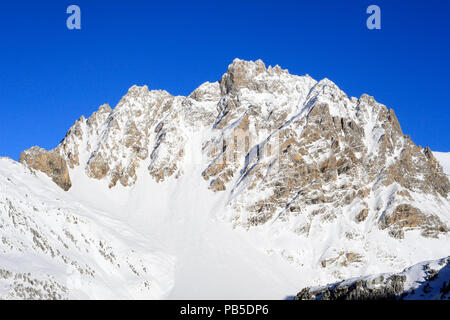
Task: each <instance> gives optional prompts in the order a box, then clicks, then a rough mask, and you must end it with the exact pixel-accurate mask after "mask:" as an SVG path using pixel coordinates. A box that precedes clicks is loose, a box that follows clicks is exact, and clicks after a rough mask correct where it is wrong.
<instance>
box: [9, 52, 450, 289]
mask: <svg viewBox="0 0 450 320" xmlns="http://www.w3.org/2000/svg"><path fill="white" fill-rule="evenodd" d="M435 155H436V157H437V158H438V159H439V161H442V164H444V165H448V163H447V162H446V160H442V159H445V158H446V157H447V156H448V155H446V154H439V153H435ZM439 161H438V160H436V158H435V156H434V155H433V153H432V152H431V151H430V150H429V149H428V148H421V147H419V146H416V145H415V144H414V143H413V142H412V141H411V139H410V138H409V137H408V136H406V135H404V134H403V133H402V131H401V127H400V124H399V122H398V120H397V118H396V116H395V113H394V111H393V110H392V109H388V108H386V107H385V106H384V105H382V104H380V103H378V102H376V101H375V100H374V98H373V97H370V96H368V95H363V96H361V97H360V98H359V99H357V98H353V97H352V98H349V97H347V95H346V94H345V93H344V92H342V91H341V90H340V89H339V88H338V87H337V86H336V85H335V84H334V83H333V82H331V81H330V80H328V79H323V80H321V81H319V82H317V81H316V80H314V79H312V78H311V77H309V76H295V75H291V74H289V73H288V71H287V70H283V69H281V68H280V67H279V66H276V67H268V68H266V66H265V65H264V63H263V62H262V61H260V60H258V61H256V62H251V61H243V60H239V59H236V60H234V61H233V63H232V64H231V65H230V66H229V67H228V70H227V72H226V73H225V74H224V75H223V76H222V78H221V80H220V81H217V82H213V83H210V82H206V83H204V84H202V85H201V86H200V87H199V88H197V89H196V90H195V91H194V92H193V93H192V94H190V95H189V96H188V97H182V96H172V95H171V94H169V93H168V92H166V91H161V90H148V88H147V87H146V86H144V87H137V86H133V87H131V88H130V89H129V91H128V93H127V94H126V95H125V96H124V97H123V98H122V99H121V101H120V102H119V103H118V105H117V106H116V107H115V108H114V109H112V108H111V107H110V106H109V105H102V106H100V108H99V110H98V111H96V112H94V113H93V114H92V115H91V116H90V117H89V118H87V119H86V118H84V117H81V118H80V119H79V120H77V121H76V122H75V124H74V125H73V126H72V127H71V128H70V129H69V131H68V132H67V134H66V136H65V138H64V139H63V140H62V141H61V143H60V144H59V145H58V146H57V147H56V148H55V149H53V150H50V151H46V150H44V149H41V148H39V147H33V148H31V149H29V150H26V151H24V152H23V153H22V155H21V157H20V163H16V162H14V161H12V160H9V159H2V160H1V161H0V191H1V192H0V219H1V220H0V222H1V226H0V228H1V229H2V241H1V242H0V250H1V251H2V254H1V256H0V269H1V270H2V273H0V292H2V296H3V297H12V298H14V297H58V298H64V297H67V298H83V297H87V298H98V297H107V298H109V297H120V298H284V297H286V296H290V295H293V294H295V293H296V292H297V291H298V290H299V288H302V287H305V286H312V285H321V284H324V283H330V282H335V281H339V280H343V279H346V278H349V277H358V276H365V275H368V274H376V273H382V272H399V271H401V270H403V269H404V268H406V267H408V266H410V265H413V264H415V263H418V262H420V261H425V260H432V259H439V258H442V257H446V256H448V254H449V244H450V241H449V240H450V238H449V232H448V226H449V223H450V200H449V191H450V181H449V179H448V176H447V175H446V174H445V173H444V172H443V169H442V166H441V164H440V163H439ZM447 174H448V172H447ZM27 262H28V263H27ZM32 279H37V280H39V281H40V282H37V281H33V280H32ZM36 283H41V285H40V286H38V285H36Z"/></svg>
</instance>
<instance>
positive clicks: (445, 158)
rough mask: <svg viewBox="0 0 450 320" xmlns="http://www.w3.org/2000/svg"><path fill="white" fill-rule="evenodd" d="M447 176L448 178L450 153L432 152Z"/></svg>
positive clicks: (449, 173) (449, 174)
mask: <svg viewBox="0 0 450 320" xmlns="http://www.w3.org/2000/svg"><path fill="white" fill-rule="evenodd" d="M433 154H434V156H435V157H436V159H437V160H438V161H439V163H440V164H441V166H442V168H443V169H444V172H445V173H446V174H447V176H450V152H437V151H434V152H433Z"/></svg>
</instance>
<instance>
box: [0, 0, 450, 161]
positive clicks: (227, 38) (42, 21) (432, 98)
mask: <svg viewBox="0 0 450 320" xmlns="http://www.w3.org/2000/svg"><path fill="white" fill-rule="evenodd" d="M7 2H9V3H7ZM7 2H6V1H2V5H1V7H0V34H1V41H0V49H1V50H0V66H1V68H0V108H1V117H0V156H9V157H12V158H14V159H18V157H19V154H20V152H21V151H22V150H24V149H26V148H29V147H31V146H33V145H40V146H42V147H44V148H54V147H55V146H56V145H57V144H58V143H59V141H60V140H61V139H62V138H63V137H64V135H65V133H66V132H67V130H68V128H69V127H70V126H71V125H72V124H73V122H74V121H75V120H76V119H78V118H79V117H80V116H81V115H82V114H84V115H86V116H89V115H90V114H91V113H92V112H93V111H95V110H97V108H98V106H99V105H101V104H102V103H110V104H111V106H115V104H116V103H117V102H118V101H119V99H120V98H121V97H122V96H123V95H124V94H125V93H126V92H127V90H128V88H129V87H130V86H131V85H133V84H139V85H143V84H147V85H148V86H149V88H151V89H166V90H168V91H169V92H170V93H172V94H182V95H186V94H189V93H190V92H191V91H192V90H194V89H195V88H196V87H197V86H198V85H200V84H201V83H203V82H205V81H215V80H218V79H219V78H220V77H221V75H222V74H223V73H224V72H225V71H226V68H227V66H228V64H229V63H230V62H231V61H232V60H233V59H234V58H236V57H239V58H242V59H252V60H256V59H259V58H260V59H262V60H263V61H264V62H265V63H266V65H269V64H271V65H275V64H279V65H280V66H281V67H283V68H287V69H289V71H290V72H291V73H294V74H299V75H303V74H306V73H308V74H310V75H311V76H312V77H314V78H316V79H321V78H324V77H327V78H329V79H331V80H333V81H334V82H335V83H336V84H337V85H338V86H339V87H340V88H341V89H343V90H344V91H345V92H346V93H347V94H348V95H351V96H356V97H359V96H360V95H361V94H362V93H368V94H370V95H373V96H375V98H376V99H377V100H378V101H379V102H381V103H384V104H386V105H387V106H388V107H391V108H394V110H395V111H396V113H397V116H398V118H399V120H400V122H401V125H402V128H403V131H404V133H405V134H410V135H411V136H412V139H413V140H414V141H415V142H416V143H417V144H419V145H422V146H430V147H431V148H432V149H433V150H437V151H450V133H449V132H450V130H449V123H450V117H449V108H450V40H449V39H450V1H448V0H426V1H419V0H416V1H414V0H412V1H400V0H389V1H384V0H371V1H365V0H345V1H335V0H333V1H331V0H330V1H324V0H322V1H312V0H311V1H300V0H297V1H294V0H290V1H284V0H277V1H264V0H258V1H256V0H237V1H234V0H228V1H222V0H208V1H195V0H192V1H186V0H183V1H181V0H180V1H144V0H128V1H125V0H123V1H117V0H116V1H97V0H88V1H84V0H72V1H70V2H69V1H63V0H58V1H45V0H40V1H31V0H30V1H7ZM70 4H77V5H79V6H80V8H81V13H82V17H81V20H82V21H81V25H82V29H81V30H77V31H71V30H68V29H67V28H66V18H67V16H68V15H67V14H66V8H67V6H68V5H70ZM370 4H377V5H378V6H380V8H381V19H382V29H381V30H368V29H367V28H366V19H367V17H368V15H367V14H366V13H365V11H366V8H367V7H368V6H369V5H370Z"/></svg>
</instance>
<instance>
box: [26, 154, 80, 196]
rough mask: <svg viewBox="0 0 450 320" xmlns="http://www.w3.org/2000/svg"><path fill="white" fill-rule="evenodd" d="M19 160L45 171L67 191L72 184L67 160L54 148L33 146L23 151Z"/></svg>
mask: <svg viewBox="0 0 450 320" xmlns="http://www.w3.org/2000/svg"><path fill="white" fill-rule="evenodd" d="M19 161H20V162H21V163H24V164H26V165H28V166H29V167H30V168H33V169H36V170H39V171H42V172H44V173H45V174H47V175H48V176H49V177H50V178H52V180H53V182H55V183H56V184H57V185H58V186H60V187H61V188H62V189H63V190H65V191H67V190H69V189H70V187H71V186H72V183H71V181H70V177H69V169H68V168H67V163H66V160H65V159H64V158H63V157H62V156H61V155H59V154H58V153H57V152H56V151H54V150H52V151H47V150H45V149H42V148H39V147H32V148H30V149H28V150H26V151H24V152H22V153H21V155H20V160H19Z"/></svg>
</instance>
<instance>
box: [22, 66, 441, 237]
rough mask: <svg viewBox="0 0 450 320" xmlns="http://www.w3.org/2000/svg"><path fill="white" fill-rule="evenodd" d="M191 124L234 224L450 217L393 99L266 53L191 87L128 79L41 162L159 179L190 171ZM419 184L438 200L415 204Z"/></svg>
mask: <svg viewBox="0 0 450 320" xmlns="http://www.w3.org/2000/svg"><path fill="white" fill-rule="evenodd" d="M192 132H199V133H202V135H203V142H202V149H201V150H198V152H199V153H201V154H202V157H203V160H202V163H201V164H200V163H199V165H201V166H203V173H202V177H203V180H204V181H206V182H207V185H208V186H209V188H210V189H211V190H212V191H215V192H226V193H229V195H230V201H229V203H228V206H229V207H230V208H231V209H232V213H231V215H232V216H234V217H235V223H236V224H239V225H244V226H259V225H264V224H266V223H269V222H270V223H274V222H275V221H279V220H286V221H288V220H290V219H294V220H296V221H298V223H297V227H296V229H295V230H296V232H297V233H299V234H304V235H306V236H308V235H309V234H311V232H312V230H314V229H316V231H315V232H321V231H320V230H322V228H321V225H320V224H321V223H322V222H323V221H326V222H328V223H333V221H336V220H339V217H342V216H347V217H348V216H350V217H352V218H351V219H352V220H353V221H356V222H357V223H359V224H361V223H363V222H364V221H369V220H370V221H375V224H377V225H378V226H379V228H381V229H383V230H384V229H386V230H387V231H388V232H390V234H391V235H392V236H395V237H399V238H401V237H403V236H404V230H405V229H411V230H412V229H414V228H417V227H419V228H422V231H423V234H424V235H428V236H438V235H439V234H441V233H446V232H447V228H448V227H447V225H448V222H446V221H448V217H447V218H439V217H440V216H441V215H440V214H438V212H439V211H442V210H448V206H449V202H448V193H449V191H450V183H449V180H448V178H447V176H446V175H445V174H444V173H443V172H442V168H441V167H440V165H439V163H438V162H437V161H436V160H435V159H434V158H433V156H432V154H431V152H430V151H429V150H427V149H422V148H420V147H418V146H416V145H415V144H414V143H413V142H412V141H411V140H410V139H409V137H407V136H404V135H403V133H402V130H401V127H400V124H399V122H398V119H397V117H396V116H395V113H394V111H393V110H392V109H388V108H387V107H386V106H384V105H382V104H380V103H378V102H376V101H375V99H374V98H373V97H371V96H369V95H365V94H364V95H362V96H361V97H360V98H359V99H357V98H349V97H348V96H347V95H346V94H345V93H344V92H343V91H342V90H340V89H339V87H338V86H337V85H336V84H335V83H333V82H332V81H331V80H329V79H322V80H320V81H318V82H317V81H316V80H314V79H312V78H311V77H309V76H296V75H291V74H289V73H288V72H287V70H283V69H281V68H280V67H279V66H275V67H269V68H266V66H265V64H264V63H263V62H262V61H261V60H257V61H255V62H253V61H244V60H240V59H235V60H234V61H233V62H232V63H231V64H230V65H229V67H228V70H227V72H226V73H225V74H224V75H223V76H222V78H221V80H220V81H219V82H212V83H210V82H206V83H204V84H202V85H201V86H199V87H198V88H197V89H196V90H194V91H193V92H192V93H191V94H190V95H189V96H188V97H182V96H177V97H175V96H172V95H171V94H169V93H168V92H167V91H164V90H149V89H148V87H147V86H142V87H139V86H133V87H131V88H130V89H129V90H128V93H127V94H126V95H125V96H124V97H123V98H122V99H121V100H120V102H119V103H118V105H117V106H116V107H115V108H114V109H111V108H110V107H109V106H108V105H102V106H100V108H99V110H98V111H96V112H94V113H93V114H92V115H91V116H90V117H89V118H88V119H87V120H83V119H80V120H78V121H77V122H76V123H75V124H74V126H73V127H72V128H71V129H70V130H69V132H68V134H67V135H66V137H65V139H64V140H63V141H62V142H61V144H60V145H59V146H58V147H57V148H56V149H55V150H53V151H52V154H57V155H59V156H60V157H61V159H62V160H61V168H57V170H56V169H55V168H53V167H49V166H42V165H41V164H40V165H38V166H36V168H40V169H38V170H41V171H44V172H46V173H48V174H49V175H50V176H51V177H55V175H58V174H63V175H68V174H66V171H64V170H63V169H62V168H64V163H66V165H67V167H68V168H70V169H73V168H74V167H76V166H81V167H82V168H84V170H85V172H86V174H87V176H89V177H91V178H93V179H99V180H104V179H106V180H107V181H108V185H109V187H110V188H112V187H114V186H116V185H117V183H120V184H121V185H123V186H130V185H133V184H135V183H136V182H137V181H138V179H139V177H138V174H137V172H138V169H139V168H147V171H148V173H149V174H150V175H151V176H152V177H153V178H154V179H155V181H158V182H163V181H165V180H167V179H168V178H175V179H176V178H177V177H179V176H181V175H183V174H184V173H185V172H184V168H183V166H184V163H185V162H186V161H188V160H187V159H185V152H186V150H185V149H186V145H187V144H189V143H190V139H191V138H190V134H191V133H192ZM32 154H35V155H36V154H39V152H33V153H32ZM42 154H46V153H45V152H44V151H42ZM24 159H25V157H24ZM28 159H30V157H28ZM24 161H25V160H24ZM26 163H28V164H32V163H33V161H30V160H28V161H27V162H26ZM54 169H55V170H56V171H52V170H54ZM69 171H70V170H69ZM66 180H67V179H66V178H63V179H62V181H66ZM64 186H65V188H67V186H69V184H67V183H66V184H64ZM262 194H264V195H265V196H264V197H261V195H262ZM420 194H421V195H420ZM422 195H427V196H428V197H433V198H434V199H436V202H435V203H436V206H434V207H429V208H427V209H426V210H425V212H424V210H423V209H419V207H420V203H419V202H416V201H420V200H419V199H420V198H421V197H422ZM374 199H377V200H374ZM442 206H443V207H442ZM442 208H445V209H442ZM244 212H245V214H243V213H244ZM406 216H407V217H410V218H407V219H405V217H406ZM442 219H444V220H445V221H444V220H442ZM300 221H302V222H300ZM354 228H355V232H356V234H359V235H362V233H361V232H362V230H363V228H360V227H357V226H355V227H354Z"/></svg>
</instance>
